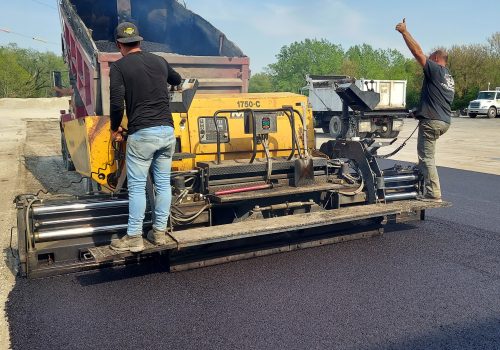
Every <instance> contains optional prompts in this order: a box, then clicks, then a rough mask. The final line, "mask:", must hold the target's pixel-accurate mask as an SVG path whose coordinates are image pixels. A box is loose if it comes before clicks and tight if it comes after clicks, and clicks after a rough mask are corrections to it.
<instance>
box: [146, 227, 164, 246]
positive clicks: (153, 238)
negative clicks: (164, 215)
mask: <svg viewBox="0 0 500 350" xmlns="http://www.w3.org/2000/svg"><path fill="white" fill-rule="evenodd" d="M146 238H147V239H148V241H150V242H151V243H153V244H154V245H165V244H167V240H166V238H165V232H162V231H156V230H155V229H153V230H150V231H149V232H148V235H147V237H146Z"/></svg>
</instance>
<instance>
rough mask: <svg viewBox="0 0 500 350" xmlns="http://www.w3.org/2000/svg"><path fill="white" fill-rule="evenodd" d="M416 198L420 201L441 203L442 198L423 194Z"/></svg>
mask: <svg viewBox="0 0 500 350" xmlns="http://www.w3.org/2000/svg"><path fill="white" fill-rule="evenodd" d="M417 199H418V200H419V201H422V202H431V203H443V200H442V199H441V198H435V197H428V196H423V195H419V196H417Z"/></svg>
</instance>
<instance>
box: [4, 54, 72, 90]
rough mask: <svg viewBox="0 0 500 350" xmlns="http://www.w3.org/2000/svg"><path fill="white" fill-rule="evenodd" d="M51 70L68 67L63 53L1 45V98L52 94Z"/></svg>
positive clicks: (65, 69) (63, 69)
mask: <svg viewBox="0 0 500 350" xmlns="http://www.w3.org/2000/svg"><path fill="white" fill-rule="evenodd" d="M53 71H67V68H66V65H65V63H64V61H63V59H62V57H61V56H58V55H56V54H55V53H52V52H39V51H35V50H30V49H22V48H19V47H18V46H17V45H16V44H9V45H7V46H0V98H5V97H21V98H31V97H51V96H54V91H53V89H52V72H53Z"/></svg>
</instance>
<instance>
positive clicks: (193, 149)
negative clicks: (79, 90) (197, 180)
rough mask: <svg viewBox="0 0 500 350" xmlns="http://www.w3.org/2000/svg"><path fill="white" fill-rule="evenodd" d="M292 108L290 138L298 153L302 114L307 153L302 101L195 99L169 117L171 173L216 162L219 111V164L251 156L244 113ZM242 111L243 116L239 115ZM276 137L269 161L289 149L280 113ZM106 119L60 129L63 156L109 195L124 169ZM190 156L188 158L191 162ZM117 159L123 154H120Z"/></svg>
mask: <svg viewBox="0 0 500 350" xmlns="http://www.w3.org/2000/svg"><path fill="white" fill-rule="evenodd" d="M284 107H292V108H293V109H295V110H296V111H297V112H298V113H295V114H294V115H293V118H294V123H295V130H296V137H297V140H298V142H299V145H300V147H301V148H303V145H304V142H303V130H304V129H303V127H302V121H301V118H300V115H299V113H300V114H305V116H306V120H307V129H308V148H309V149H312V148H314V143H315V140H314V126H313V116H312V111H311V109H309V108H308V107H307V97H306V96H302V95H297V94H292V93H267V94H220V95H213V94H210V95H208V94H206V95H203V94H199V95H197V96H196V97H195V98H194V100H193V102H192V104H191V107H190V109H189V112H188V113H187V114H185V113H182V114H179V113H177V114H174V115H173V117H174V124H175V135H176V138H177V150H176V153H178V154H181V155H182V154H189V155H191V157H180V158H181V159H180V160H176V161H174V162H173V165H172V168H173V170H175V171H187V170H192V169H194V168H195V167H196V163H197V162H200V161H214V160H216V157H217V142H216V141H215V138H214V135H215V134H216V133H214V126H215V121H214V118H213V117H214V114H215V113H217V112H218V111H221V110H226V111H228V112H224V113H221V114H220V115H219V116H218V121H219V122H220V128H219V129H220V135H221V143H220V151H221V160H235V159H249V158H250V157H251V156H252V150H253V134H252V133H250V132H249V131H248V130H247V131H246V132H245V113H248V110H250V109H251V110H254V111H255V112H258V111H259V110H271V109H272V110H275V109H281V108H284ZM244 110H247V112H245V111H244ZM276 115H277V118H276V120H277V123H276V124H277V125H276V131H275V132H270V133H269V134H268V135H269V145H270V147H269V148H270V153H271V156H273V157H282V156H288V155H289V154H290V151H291V149H292V128H291V124H290V120H289V116H288V115H287V114H286V113H284V112H278V113H277V114H276ZM109 130H110V125H109V117H100V116H89V117H86V118H83V119H79V120H72V121H69V122H66V123H64V134H65V138H66V143H67V145H68V150H69V153H70V154H71V158H72V160H73V162H74V164H75V167H76V170H77V171H78V172H79V173H80V174H82V175H84V176H88V177H91V178H92V179H93V180H94V181H96V182H97V183H99V184H100V185H102V186H104V187H106V188H108V189H111V190H113V183H114V182H113V181H111V179H115V180H116V176H117V175H116V174H117V172H121V171H120V168H121V167H123V166H124V162H123V157H122V159H115V156H116V154H119V153H120V152H119V150H115V148H119V149H120V150H121V152H122V153H123V151H124V149H125V147H124V145H122V146H118V145H114V146H113V143H112V142H111V140H110V131H109ZM257 149H258V152H257V158H264V157H265V154H264V150H263V148H262V147H260V146H257ZM193 155H194V158H193ZM122 156H123V154H122Z"/></svg>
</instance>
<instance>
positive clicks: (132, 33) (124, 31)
mask: <svg viewBox="0 0 500 350" xmlns="http://www.w3.org/2000/svg"><path fill="white" fill-rule="evenodd" d="M115 38H116V41H118V42H119V43H123V44H128V43H135V42H138V41H143V40H144V39H143V37H142V36H140V35H139V29H138V28H137V26H136V25H135V24H134V23H130V22H123V23H120V24H119V25H118V26H117V27H116V31H115Z"/></svg>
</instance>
